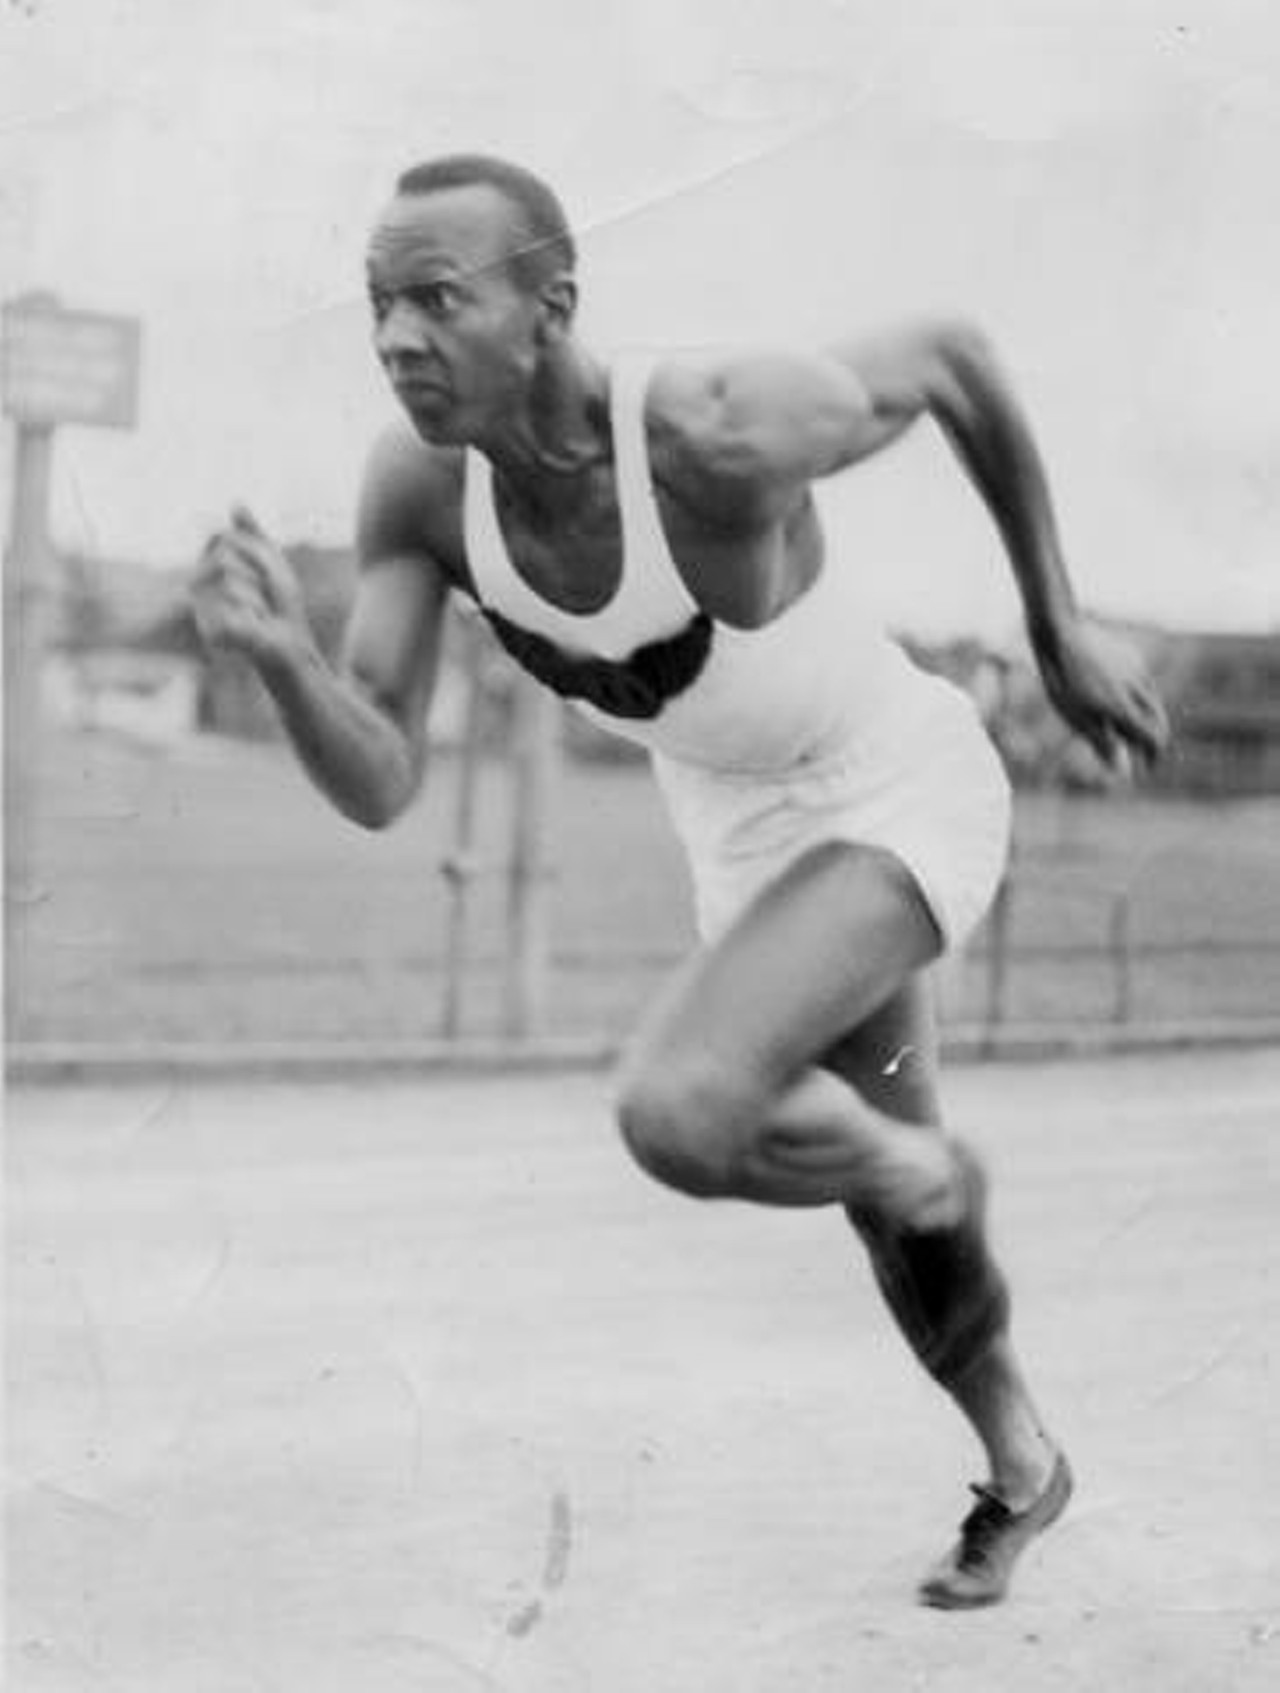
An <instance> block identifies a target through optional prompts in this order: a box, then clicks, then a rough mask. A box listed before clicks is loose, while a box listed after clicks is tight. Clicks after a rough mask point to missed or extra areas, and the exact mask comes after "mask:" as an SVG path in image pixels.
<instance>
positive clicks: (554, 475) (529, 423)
mask: <svg viewBox="0 0 1280 1693" xmlns="http://www.w3.org/2000/svg"><path fill="white" fill-rule="evenodd" d="M475 445H476V446H477V447H478V448H479V450H480V451H481V452H482V453H483V454H484V455H485V457H486V458H487V459H489V461H490V462H491V463H492V465H493V466H494V468H495V470H496V471H497V472H498V475H499V477H500V478H501V480H502V481H503V482H504V483H505V484H506V486H507V487H508V488H509V489H510V490H511V492H512V493H514V494H515V496H516V498H517V499H518V500H520V501H522V502H525V501H527V502H528V503H529V504H531V505H535V506H539V507H542V508H543V509H547V508H557V507H560V506H562V505H574V504H576V503H577V502H578V500H579V499H580V498H581V491H582V489H583V487H584V485H585V484H586V483H587V480H588V476H587V473H589V472H590V471H592V470H594V469H595V468H597V467H598V466H599V465H601V464H605V463H608V462H609V460H610V459H611V458H612V456H613V437H612V430H611V427H610V420H609V376H608V372H607V371H606V369H605V367H604V366H603V365H602V364H600V363H599V362H598V361H597V360H596V359H595V358H593V357H592V355H591V354H590V353H588V352H587V351H586V349H585V348H583V347H580V346H579V345H577V344H576V343H570V344H569V345H567V346H564V347H562V348H559V349H557V350H556V352H555V353H554V354H552V355H549V356H548V357H547V358H546V359H545V360H544V361H543V363H542V364H541V365H540V366H539V368H538V370H537V371H536V372H535V373H534V376H533V379H532V380H531V382H530V383H529V387H528V390H527V392H526V395H525V403H524V405H523V406H521V407H519V408H513V409H512V411H511V412H509V413H508V415H506V416H505V417H503V418H502V419H501V420H500V421H499V422H498V423H497V424H496V425H495V427H494V428H493V430H492V431H490V432H488V433H487V434H486V435H485V436H484V438H483V439H480V440H477V441H476V443H475Z"/></svg>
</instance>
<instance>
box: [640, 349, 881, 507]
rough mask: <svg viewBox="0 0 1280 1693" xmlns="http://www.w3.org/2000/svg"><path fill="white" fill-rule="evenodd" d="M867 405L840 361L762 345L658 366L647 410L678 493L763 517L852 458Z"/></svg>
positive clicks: (664, 469) (663, 469)
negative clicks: (760, 349)
mask: <svg viewBox="0 0 1280 1693" xmlns="http://www.w3.org/2000/svg"><path fill="white" fill-rule="evenodd" d="M869 411H870V407H869V401H868V397H867V393H866V390H865V388H864V386H863V384H862V383H861V381H860V380H859V378H858V375H857V373H856V372H855V371H854V370H853V369H851V368H850V367H849V366H848V365H847V364H845V363H843V362H842V361H841V360H839V359H838V358H836V357H834V356H832V355H830V354H827V353H807V352H787V351H772V350H764V351H759V352H746V353H729V354H720V355H716V356H713V357H704V358H699V359H690V360H682V361H672V362H670V363H667V364H664V365H662V366H660V367H659V369H658V370H657V371H655V373H654V379H653V383H652V385H651V388H650V393H649V404H648V414H647V416H648V423H649V429H650V439H651V441H652V443H653V448H654V453H655V457H656V462H657V464H658V466H659V468H660V473H664V474H665V475H666V477H667V478H668V479H669V481H670V484H671V486H672V487H673V490H674V491H675V492H677V493H682V492H683V493H685V494H687V495H688V496H689V497H690V498H691V499H693V500H694V501H695V502H696V501H697V500H698V499H699V498H702V499H703V500H707V499H710V500H712V501H716V500H719V501H722V502H725V503H726V504H729V505H733V506H735V507H736V508H737V509H739V510H742V511H744V512H750V513H753V514H758V515H759V516H761V517H763V518H765V519H766V520H767V519H768V518H769V517H770V516H772V515H776V511H777V509H778V508H779V507H780V506H781V507H785V505H786V504H787V503H788V502H789V501H791V500H793V499H794V498H795V496H796V493H797V490H799V489H801V488H802V487H803V486H804V485H805V484H807V483H808V482H809V481H811V480H812V479H814V478H815V477H819V476H825V475H830V474H831V473H832V472H833V471H835V470H838V469H840V468H841V467H842V466H843V465H844V464H846V463H848V462H849V459H850V453H851V449H852V447H853V446H854V445H855V444H856V439H857V432H858V429H859V427H860V426H861V425H862V424H863V422H864V421H865V419H866V417H867V416H868V415H869Z"/></svg>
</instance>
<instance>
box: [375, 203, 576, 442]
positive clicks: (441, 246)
mask: <svg viewBox="0 0 1280 1693" xmlns="http://www.w3.org/2000/svg"><path fill="white" fill-rule="evenodd" d="M516 229H517V223H516V217H515V214H514V210H513V208H512V207H511V205H510V204H509V202H508V201H507V200H506V198H505V197H504V196H503V195H502V194H500V193H499V192H498V191H497V190H496V189H494V188H491V187H489V186H488V184H479V183H477V184H474V185H472V186H469V187H465V188H447V189H440V190H438V191H437V192H434V193H430V194H422V195H408V194H406V195H399V196H398V197H397V198H396V199H394V200H393V201H392V202H391V205H390V206H389V207H388V208H387V211H386V212H385V213H384V215H383V217H382V218H381V219H380V221H379V223H378V225H377V227H376V229H375V230H374V232H373V235H372V238H371V239H370V242H369V252H368V278H369V299H370V303H371V305H372V307H373V317H374V336H373V339H374V348H375V350H376V352H377V355H378V358H379V359H380V361H381V363H382V367H383V369H384V370H385V371H386V373H387V376H388V377H389V379H390V381H391V385H392V387H393V388H394V389H395V390H396V393H397V395H398V396H399V399H400V402H401V404H402V405H403V406H404V408H405V410H406V411H407V412H408V414H409V416H410V418H411V419H412V421H413V425H414V427H415V428H416V429H417V431H418V433H419V434H420V435H422V436H423V437H424V438H425V439H426V440H428V441H436V442H441V443H446V442H447V443H462V442H467V441H475V440H478V439H481V438H482V437H483V436H484V434H485V433H486V431H487V430H488V429H490V428H491V427H492V425H493V424H494V423H495V422H496V421H500V420H501V418H502V417H503V416H504V415H505V414H507V413H508V412H509V410H510V408H511V406H512V404H513V403H514V402H516V401H517V400H518V399H519V398H520V397H522V396H523V395H524V393H525V392H526V390H527V387H528V383H529V381H530V378H531V377H532V374H533V372H534V369H535V368H536V365H537V362H538V356H539V341H538V326H539V323H540V321H541V320H542V318H543V307H542V302H541V301H540V299H539V298H538V296H537V295H536V294H534V293H530V292H529V291H527V290H525V289H523V288H521V287H520V286H519V284H518V283H517V282H516V281H515V279H514V278H513V277H512V275H511V273H510V270H509V268H508V262H507V261H508V256H509V254H510V252H511V250H512V247H513V245H514V243H515V240H516Z"/></svg>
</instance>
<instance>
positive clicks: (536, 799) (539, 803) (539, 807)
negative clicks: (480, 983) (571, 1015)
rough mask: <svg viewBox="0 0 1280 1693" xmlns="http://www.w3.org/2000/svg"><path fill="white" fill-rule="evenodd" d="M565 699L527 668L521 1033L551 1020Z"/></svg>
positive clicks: (520, 734) (518, 907) (516, 746)
mask: <svg viewBox="0 0 1280 1693" xmlns="http://www.w3.org/2000/svg"><path fill="white" fill-rule="evenodd" d="M559 724H560V702H559V700H558V699H557V698H556V697H555V695H554V694H550V693H547V692H546V691H545V690H544V689H542V688H540V687H539V686H538V685H537V684H536V683H535V682H533V681H532V679H531V678H529V677H526V676H520V677H519V678H518V680H517V683H516V691H515V696H514V700H513V745H512V783H511V856H510V860H509V862H508V869H507V956H506V980H505V992H504V1004H503V1025H504V1028H505V1031H506V1033H507V1034H508V1035H512V1036H515V1037H516V1038H518V1039H523V1038H524V1037H526V1036H528V1035H532V1034H536V1033H537V1032H538V1030H539V1029H540V1027H541V1026H542V1021H543V1012H544V1008H545V1001H546V986H547V965H548V959H549V956H550V950H551V945H550V943H551V901H550V888H551V879H552V875H553V869H552V864H551V859H550V852H549V828H548V826H549V820H550V812H551V805H552V789H553V786H554V781H555V775H556V769H557V764H558V757H559V734H558V730H559Z"/></svg>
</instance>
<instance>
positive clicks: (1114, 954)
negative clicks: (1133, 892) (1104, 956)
mask: <svg viewBox="0 0 1280 1693" xmlns="http://www.w3.org/2000/svg"><path fill="white" fill-rule="evenodd" d="M1132 916H1133V902H1132V900H1131V899H1130V897H1129V890H1128V889H1127V888H1126V889H1124V890H1123V891H1122V892H1120V893H1118V894H1116V896H1115V897H1114V899H1113V900H1112V901H1111V922H1110V925H1109V930H1110V942H1111V968H1112V979H1113V981H1114V984H1115V985H1114V991H1113V997H1112V1005H1111V1020H1112V1022H1113V1023H1123V1024H1127V1023H1128V1022H1129V1020H1130V1019H1131V1018H1132V1016H1133V926H1132Z"/></svg>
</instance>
